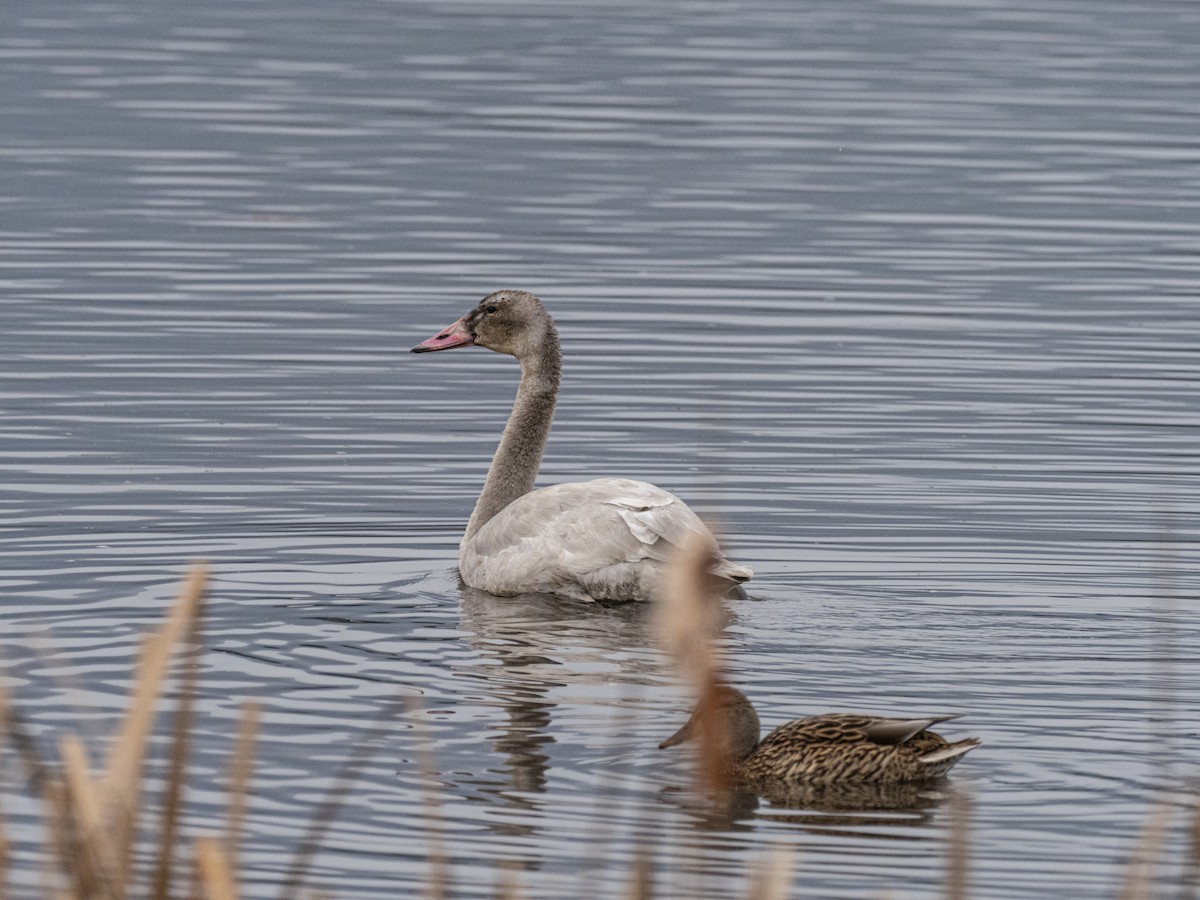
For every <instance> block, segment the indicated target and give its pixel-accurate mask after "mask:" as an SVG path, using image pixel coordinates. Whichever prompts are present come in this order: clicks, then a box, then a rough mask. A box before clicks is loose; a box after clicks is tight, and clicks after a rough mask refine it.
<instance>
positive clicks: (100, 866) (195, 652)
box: [0, 548, 1200, 900]
mask: <svg viewBox="0 0 1200 900" xmlns="http://www.w3.org/2000/svg"><path fill="white" fill-rule="evenodd" d="M703 554H704V551H703V549H702V548H693V549H692V550H691V551H689V553H688V554H685V556H684V558H683V559H682V560H681V562H680V564H679V568H678V570H677V573H676V578H675V579H674V583H673V589H672V591H671V593H670V596H669V597H668V598H666V601H665V602H664V604H663V616H662V628H661V631H662V638H663V645H664V647H665V648H666V649H667V651H668V655H669V656H670V657H671V658H672V659H673V660H674V662H675V664H676V666H677V668H678V670H679V672H680V675H681V677H683V678H684V680H685V681H686V682H687V683H688V684H689V685H690V687H691V688H692V689H693V691H694V692H695V695H696V697H697V699H698V700H702V699H703V698H704V696H705V695H706V692H708V691H710V690H711V689H712V687H713V685H715V684H717V683H718V682H719V680H720V679H721V677H722V660H721V657H720V649H719V648H720V641H719V636H720V631H721V624H720V623H721V621H722V613H721V606H720V599H719V598H718V597H716V596H715V595H714V594H713V592H712V590H711V587H712V586H711V585H710V584H709V583H708V580H707V576H706V574H705V572H706V566H705V560H704V556H703ZM205 581H206V574H205V571H204V568H203V567H196V568H195V569H194V570H193V571H192V572H191V573H190V575H189V576H188V577H187V579H186V580H185V582H184V585H183V587H182V590H181V592H180V596H179V599H178V601H177V602H176V603H175V605H174V606H173V608H172V609H171V611H170V613H169V614H168V616H167V619H166V621H165V623H164V624H163V625H162V627H161V628H160V629H159V630H158V631H157V632H155V633H153V634H150V635H147V636H145V638H144V639H143V641H142V645H141V652H140V656H139V659H138V662H137V666H136V673H135V678H134V682H133V685H132V688H131V690H130V695H129V705H128V710H127V712H126V714H125V716H124V718H123V720H122V722H121V723H120V725H119V727H118V728H117V729H116V732H115V734H114V736H113V737H112V738H111V740H110V741H109V742H108V746H107V753H101V752H99V750H98V749H97V748H91V749H89V748H88V747H87V746H86V745H85V743H84V742H83V740H82V739H81V738H80V737H79V736H78V735H76V734H66V735H63V736H61V737H60V738H59V740H58V742H57V748H56V752H49V751H47V750H45V749H44V748H42V747H41V746H40V744H39V742H38V740H37V739H36V737H35V735H34V733H33V731H32V730H31V729H30V728H29V727H28V726H27V725H26V724H25V723H24V721H23V719H22V717H21V716H20V715H19V713H18V711H17V709H16V707H15V706H14V705H13V704H12V703H11V702H10V699H9V697H8V696H7V695H6V694H5V692H4V687H3V684H0V731H2V734H0V738H2V739H3V741H4V742H5V743H7V744H8V745H9V747H10V748H11V749H12V751H14V754H13V755H15V757H16V758H17V759H18V760H19V763H20V766H21V768H22V770H23V777H24V780H25V783H26V784H27V786H28V790H29V791H30V793H31V794H32V795H33V796H34V797H35V798H36V800H37V801H38V803H39V806H40V809H41V815H42V820H43V828H42V835H43V838H42V840H43V842H44V846H42V847H41V849H40V853H41V855H42V857H43V861H44V865H43V875H42V896H44V897H46V898H61V900H125V898H132V897H153V898H156V900H159V898H163V900H165V898H171V897H196V898H208V900H233V898H236V897H238V896H239V883H240V881H241V878H240V874H239V860H238V850H239V845H240V842H241V837H242V834H243V830H244V824H245V818H246V799H247V796H248V793H249V785H250V780H251V775H252V767H253V755H254V745H255V740H256V735H257V731H258V718H259V710H258V707H257V705H256V704H253V703H249V704H246V706H245V707H244V708H243V711H242V717H241V724H240V727H239V730H238V734H237V735H236V736H234V737H232V738H231V749H230V757H229V758H230V762H229V769H228V791H227V793H228V798H227V808H226V814H225V822H224V827H223V828H221V829H219V830H218V831H217V832H216V833H213V834H208V835H204V836H200V837H196V838H188V837H186V836H185V830H186V831H187V832H188V833H192V832H193V831H194V829H193V828H191V827H187V828H186V829H185V825H186V824H187V823H185V821H184V818H185V815H184V802H183V801H184V796H185V792H186V790H187V786H188V758H189V750H190V744H191V740H192V728H191V724H192V714H193V709H194V706H195V702H196V698H197V692H198V684H197V681H198V672H199V664H198V658H199V654H200V653H201V652H202V651H201V646H202V641H201V634H200V631H201V622H202V610H203V597H204V589H205ZM168 685H173V686H174V688H175V689H174V690H173V691H172V692H171V693H172V695H173V703H172V704H170V706H171V713H172V715H171V726H170V731H169V735H168V740H166V741H159V742H152V740H151V737H152V734H153V731H154V726H155V723H156V721H157V718H158V716H157V710H158V708H159V707H160V705H163V703H162V701H163V698H164V695H165V694H166V693H167V687H168ZM725 740H726V738H725V736H722V735H720V734H716V733H710V734H708V735H707V737H706V738H705V739H704V740H702V741H701V745H700V747H699V748H698V752H697V755H696V759H697V766H696V782H697V785H696V787H697V792H698V793H699V794H701V795H704V796H708V797H710V798H712V802H713V803H715V804H719V803H721V802H722V797H726V796H728V791H727V790H726V789H727V788H728V785H727V784H726V783H725V782H724V779H725V778H726V777H727V776H726V774H725V772H724V771H723V770H722V769H721V767H720V766H719V765H718V764H717V760H719V758H720V756H721V754H722V753H723V752H724V751H723V743H722V742H723V741H725ZM376 744H377V741H375V740H367V741H365V742H364V743H363V745H362V746H361V747H360V748H358V749H357V751H356V753H355V754H354V755H353V756H352V758H351V759H349V760H348V761H347V764H346V766H345V768H344V770H343V773H342V775H341V776H340V777H339V778H338V779H336V780H335V783H334V784H333V785H332V786H331V787H330V789H329V792H328V794H327V795H326V798H325V800H324V801H323V802H322V803H320V804H318V806H317V808H316V809H315V810H314V812H313V816H312V819H311V821H310V823H309V826H308V828H307V830H306V832H305V834H304V836H303V837H302V838H301V840H300V842H299V844H298V846H297V847H296V848H295V849H294V852H293V859H292V863H291V865H290V866H289V867H288V868H287V870H286V872H285V874H284V875H283V876H282V877H281V878H280V883H279V885H278V890H279V896H280V897H281V898H297V897H304V896H312V897H316V896H327V895H324V894H318V893H317V892H315V891H313V890H311V889H308V888H306V882H307V880H308V872H309V863H310V861H311V860H312V858H313V856H314V854H315V853H316V851H317V850H318V849H319V847H320V845H321V840H322V837H323V835H324V834H325V833H326V832H327V830H328V829H329V828H330V827H331V826H332V825H333V823H334V821H335V817H336V814H337V810H338V806H339V804H340V801H341V799H342V798H343V797H344V796H345V794H346V792H347V791H348V790H349V789H350V787H351V785H352V782H353V779H354V777H355V775H356V773H357V771H359V770H361V768H362V766H363V765H365V763H366V757H367V755H369V753H370V752H372V749H373V747H374V746H375V745H376ZM153 746H161V747H164V748H165V754H166V757H165V759H163V760H160V761H154V760H150V759H148V752H149V750H150V748H151V747H153ZM101 759H103V763H102V764H100V765H97V761H99V760H101ZM152 763H161V766H159V765H152ZM152 769H154V770H158V771H165V773H166V775H165V778H161V779H153V781H154V783H153V784H150V783H148V782H149V781H151V779H149V778H148V775H147V772H148V771H150V770H152ZM150 793H154V794H155V799H154V800H153V801H152V802H148V801H147V800H146V796H147V795H148V794H150ZM430 803H431V810H430V815H429V820H430V828H431V829H435V825H436V813H435V810H434V809H433V807H435V806H436V798H432V799H431V801H430ZM1178 807H1179V803H1178V797H1177V796H1173V797H1169V798H1164V799H1163V800H1162V801H1161V802H1160V803H1158V804H1157V805H1156V806H1155V808H1154V810H1153V811H1152V812H1151V814H1150V815H1149V817H1148V818H1147V821H1146V823H1145V826H1144V828H1143V829H1142V833H1141V834H1140V835H1139V837H1138V839H1137V841H1136V844H1135V846H1134V847H1133V848H1132V850H1131V852H1130V854H1129V857H1128V859H1127V860H1125V861H1123V862H1122V863H1120V864H1119V865H1120V866H1121V867H1122V877H1121V885H1120V888H1119V892H1118V894H1117V896H1118V897H1119V898H1121V900H1150V898H1157V897H1166V896H1170V897H1173V898H1179V900H1196V898H1198V897H1200V804H1197V803H1196V802H1195V800H1194V798H1193V799H1192V801H1191V803H1190V808H1191V814H1190V817H1189V827H1188V829H1187V838H1186V841H1185V844H1186V846H1185V847H1184V850H1183V857H1182V860H1181V861H1178V862H1176V864H1175V865H1176V869H1175V871H1176V872H1177V876H1175V875H1173V876H1172V877H1171V878H1169V879H1164V878H1163V877H1162V871H1163V869H1164V868H1165V867H1166V865H1167V863H1168V861H1167V860H1166V859H1165V857H1166V856H1168V855H1169V854H1168V850H1167V848H1168V846H1169V844H1170V841H1169V840H1168V835H1169V832H1170V830H1171V825H1172V823H1173V822H1174V821H1175V820H1176V818H1177V815H1176V810H1177V809H1178ZM947 819H948V822H947V840H946V866H945V879H944V887H943V893H942V896H943V897H945V898H947V900H961V898H965V897H967V896H968V894H969V882H970V876H971V866H970V847H969V841H968V836H969V834H970V827H969V826H970V802H969V798H967V797H965V796H963V795H961V794H955V795H954V798H953V800H952V802H951V803H950V804H949V815H948V816H947ZM432 843H433V845H434V846H435V847H436V846H438V842H437V841H433V842H432ZM9 862H10V861H9V853H8V842H7V840H6V837H5V827H4V823H3V821H2V820H0V900H4V898H5V897H7V896H9V890H8V883H9V877H8V876H9V874H10V873H9V872H8V867H9ZM429 865H430V875H429V879H428V885H427V892H426V896H427V897H429V898H432V900H438V898H443V897H446V896H449V894H450V884H451V878H450V871H449V866H448V863H447V861H446V860H445V858H444V857H442V856H441V855H440V853H439V852H438V851H435V853H434V858H432V859H430V860H429ZM792 867H793V860H792V858H791V855H790V854H789V853H788V852H787V851H786V850H777V851H776V852H775V853H773V854H772V855H770V856H768V857H767V858H765V860H764V862H763V864H762V865H761V866H759V868H758V870H757V871H755V872H752V873H750V874H749V876H748V878H747V882H746V886H745V896H746V897H747V898H750V900H782V898H785V897H788V896H789V895H790V891H791V883H792V880H793V879H792ZM654 869H655V860H654V859H653V858H652V857H651V855H650V852H649V851H647V852H645V853H644V854H643V855H642V856H641V857H640V858H639V859H638V861H637V863H636V864H635V865H634V866H633V867H632V871H631V872H630V873H629V875H628V880H627V885H626V889H625V896H626V897H627V898H630V900H651V898H653V897H654V896H655V885H654V879H653V877H652V873H653V871H654ZM259 881H260V883H261V879H259ZM1164 881H1170V882H1171V884H1170V885H1169V893H1164ZM801 893H803V892H801ZM496 897H497V898H511V900H519V898H520V897H521V891H520V886H519V885H518V884H516V883H515V882H513V881H512V880H511V879H507V878H506V877H504V876H502V877H500V879H499V886H498V887H497V889H496Z"/></svg>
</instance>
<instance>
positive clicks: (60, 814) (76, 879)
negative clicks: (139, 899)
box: [0, 566, 205, 900]
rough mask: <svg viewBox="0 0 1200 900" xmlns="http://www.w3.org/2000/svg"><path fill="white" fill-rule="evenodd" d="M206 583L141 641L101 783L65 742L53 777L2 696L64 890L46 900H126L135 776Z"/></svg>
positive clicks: (197, 583) (0, 715) (71, 741)
mask: <svg viewBox="0 0 1200 900" xmlns="http://www.w3.org/2000/svg"><path fill="white" fill-rule="evenodd" d="M204 580H205V572H204V569H203V567H202V566H196V567H195V568H193V570H192V572H191V574H190V576H189V578H188V579H187V581H186V582H185V585H184V588H183V590H182V592H181V596H180V598H179V600H178V601H177V602H176V604H175V606H174V607H173V608H172V611H171V613H170V614H169V616H168V619H167V622H166V623H165V625H164V626H163V628H162V629H161V630H160V632H159V633H158V634H156V635H153V636H151V637H149V638H147V639H144V640H143V642H142V654H141V659H140V665H139V668H138V672H137V677H136V679H135V682H134V685H133V688H132V690H131V700H130V705H129V710H128V712H127V714H126V716H125V719H124V721H123V724H122V727H121V730H120V736H119V738H118V739H117V740H116V741H115V742H114V744H113V746H112V747H111V748H110V751H109V756H108V762H107V765H106V767H105V774H104V775H103V776H97V775H94V774H92V772H91V767H90V764H89V762H88V758H87V751H86V749H85V747H84V745H83V743H82V741H81V740H80V739H79V738H78V737H77V736H75V735H67V736H65V737H63V738H62V739H61V740H60V742H59V747H60V755H61V758H62V773H63V774H62V777H61V778H59V777H57V776H56V775H55V774H54V773H53V771H52V770H51V768H50V766H49V765H48V764H47V762H46V761H45V760H44V759H43V758H42V756H41V753H40V751H39V749H38V747H37V744H36V742H35V741H34V740H33V739H32V737H31V736H30V734H29V733H28V731H27V730H26V729H25V727H24V726H23V724H22V722H21V721H20V718H19V716H18V715H17V713H16V711H15V710H14V709H13V707H12V705H11V704H10V703H9V702H8V699H7V697H5V696H4V695H3V692H2V691H0V720H2V721H3V724H4V726H5V731H6V732H7V736H8V738H9V740H10V741H11V742H12V744H13V746H14V747H15V748H16V750H17V754H18V756H19V757H20V758H21V760H22V763H23V764H24V767H25V770H26V775H27V778H28V781H29V784H30V787H31V788H32V790H33V791H34V793H35V794H37V795H40V796H41V797H42V801H43V809H44V811H45V815H46V818H47V822H46V830H47V838H48V840H49V841H50V843H51V847H52V853H51V854H50V856H49V858H48V859H47V862H48V863H50V864H51V866H52V867H54V869H55V870H56V871H57V873H58V874H59V875H60V876H62V877H63V878H64V879H65V884H66V887H65V889H64V887H62V885H61V883H60V885H59V886H55V887H51V886H49V885H47V889H46V893H47V896H55V897H63V898H68V900H83V898H87V900H93V898H95V900H120V898H124V897H126V896H128V888H129V874H130V871H131V858H132V846H133V843H134V840H135V839H136V835H137V827H136V826H137V811H138V797H139V795H140V786H141V773H142V768H143V765H144V759H145V750H146V746H147V743H148V740H149V736H150V732H151V729H152V726H153V721H154V715H155V710H154V707H155V705H156V701H157V699H158V697H159V695H160V693H161V690H162V685H163V682H164V680H165V677H166V674H167V670H168V667H169V663H170V658H171V651H172V648H173V647H174V646H175V645H176V644H177V643H178V642H179V639H180V637H181V636H183V635H184V634H186V633H188V632H190V631H191V630H192V629H193V627H194V622H195V619H196V615H197V612H198V610H199V608H200V600H201V597H202V594H203V588H204ZM184 730H185V731H186V723H185V725H184ZM180 777H182V775H180Z"/></svg>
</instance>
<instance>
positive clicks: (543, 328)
mask: <svg viewBox="0 0 1200 900" xmlns="http://www.w3.org/2000/svg"><path fill="white" fill-rule="evenodd" d="M553 330H554V322H553V320H552V319H551V318H550V314H549V313H548V312H546V308H545V307H544V306H542V301H540V300H539V299H538V298H537V297H535V296H533V294H531V293H529V292H528V291H514V290H505V291H495V292H494V293H491V294H488V295H487V296H486V297H484V298H483V299H482V300H480V301H479V305H478V306H476V307H475V308H474V309H472V310H471V311H470V312H469V313H467V314H466V315H465V316H463V317H462V318H460V319H459V320H458V321H456V322H455V323H454V324H452V325H450V326H449V327H448V328H444V329H442V330H441V331H439V332H438V333H437V334H435V335H434V336H433V337H431V338H429V339H427V340H425V341H422V342H421V343H419V344H417V346H415V347H413V348H412V352H413V353H432V352H433V351H435V350H451V349H453V348H455V347H469V346H476V347H486V348H487V349H488V350H495V351H496V352H497V353H507V354H508V355H509V356H515V357H516V358H517V359H521V358H522V357H524V356H527V355H529V354H531V353H533V352H534V351H535V350H536V349H537V348H539V347H541V346H542V344H543V343H544V342H545V340H546V337H547V335H548V334H549V333H551V332H553Z"/></svg>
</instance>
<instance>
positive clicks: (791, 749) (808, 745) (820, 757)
mask: <svg viewBox="0 0 1200 900" xmlns="http://www.w3.org/2000/svg"><path fill="white" fill-rule="evenodd" d="M953 718H955V717H954V716H933V717H929V718H915V719H902V718H886V717H881V716H868V715H860V714H858V713H826V714H822V715H817V716H809V717H807V718H804V719H796V720H794V721H792V722H788V723H786V724H784V725H780V726H779V727H778V728H776V729H774V730H773V731H771V732H770V733H768V734H767V736H766V737H765V738H763V739H762V740H761V741H760V740H759V739H758V735H759V731H760V725H759V719H758V714H757V713H756V712H755V710H754V707H753V705H751V703H750V701H749V699H747V697H746V695H745V694H743V693H742V692H741V691H738V690H736V689H735V688H732V687H728V686H727V685H718V686H716V687H714V688H713V689H712V691H711V693H710V694H709V695H707V696H706V698H704V699H702V701H701V703H700V704H699V705H698V706H697V709H696V712H694V713H693V714H692V717H691V718H690V719H688V721H687V723H686V724H685V725H684V726H683V728H681V729H680V730H679V731H678V732H676V733H675V734H674V735H672V736H671V737H669V738H667V740H665V741H663V742H662V744H660V745H659V746H660V748H663V747H672V746H674V745H676V744H680V743H683V742H684V741H688V740H691V739H692V738H695V737H701V738H702V739H704V740H717V741H719V742H720V743H719V746H721V747H722V752H723V755H724V763H725V765H726V767H727V769H728V770H729V771H730V773H731V774H733V775H734V776H735V777H736V778H737V779H739V780H741V781H744V782H749V783H751V784H758V785H763V784H771V783H775V784H778V783H786V784H795V785H805V786H809V787H827V786H828V787H832V786H837V785H848V784H901V783H911V782H921V781H932V780H933V779H936V778H940V777H942V776H943V775H945V774H946V773H947V772H949V771H950V769H951V768H952V767H953V766H954V764H955V763H956V762H958V760H959V759H960V758H961V757H962V756H963V754H965V753H967V752H968V751H970V750H972V749H974V748H975V747H978V746H979V743H980V742H979V740H978V739H976V738H966V739H964V740H961V741H953V742H952V741H947V740H946V739H945V738H943V737H942V736H941V735H939V734H936V733H935V732H933V731H930V730H929V729H930V728H931V727H932V726H933V725H935V724H937V723H938V722H945V721H948V720H950V719H953Z"/></svg>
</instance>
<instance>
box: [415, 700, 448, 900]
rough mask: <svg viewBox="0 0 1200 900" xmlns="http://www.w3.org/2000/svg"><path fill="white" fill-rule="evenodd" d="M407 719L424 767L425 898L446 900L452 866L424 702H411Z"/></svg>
mask: <svg viewBox="0 0 1200 900" xmlns="http://www.w3.org/2000/svg"><path fill="white" fill-rule="evenodd" d="M407 703H408V717H409V720H410V721H411V722H412V723H413V733H414V735H415V737H416V738H417V741H416V744H417V758H418V759H419V760H420V767H421V788H422V791H421V799H422V803H423V804H424V806H425V821H426V823H427V826H426V833H427V834H428V836H429V884H428V885H426V888H425V896H426V897H428V898H429V900H445V898H447V897H449V896H450V862H449V860H448V859H447V858H446V849H445V845H444V843H443V841H442V815H441V813H442V801H441V798H440V797H439V796H438V792H437V778H436V774H435V773H436V772H437V767H436V765H435V764H434V756H433V742H432V741H431V740H429V735H428V734H427V733H426V732H425V722H424V720H423V719H422V718H421V716H420V713H421V702H420V699H419V698H417V697H409V698H408V701H407Z"/></svg>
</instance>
